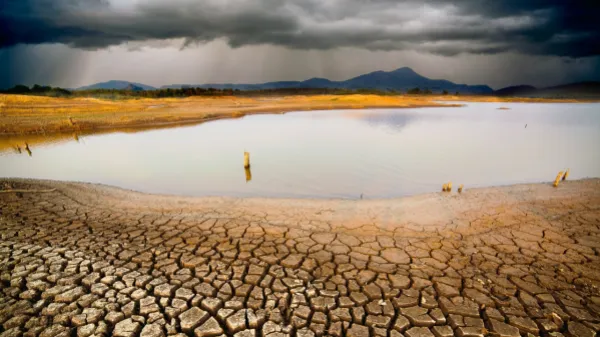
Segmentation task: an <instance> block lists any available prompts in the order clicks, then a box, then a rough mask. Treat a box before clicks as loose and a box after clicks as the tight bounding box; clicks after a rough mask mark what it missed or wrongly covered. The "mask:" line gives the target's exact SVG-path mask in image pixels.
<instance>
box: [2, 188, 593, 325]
mask: <svg viewBox="0 0 600 337" xmlns="http://www.w3.org/2000/svg"><path fill="white" fill-rule="evenodd" d="M0 184H2V185H0V186H10V188H13V189H24V190H32V189H34V190H38V192H31V193H28V192H25V193H21V192H20V193H15V192H10V193H0V238H1V242H0V337H20V336H28V337H35V336H40V337H58V336H60V337H66V336H69V337H73V336H78V337H87V336H115V337H134V336H142V337H163V336H167V335H169V336H178V337H185V336H197V337H201V336H221V335H223V336H238V337H242V336H269V337H280V336H325V335H328V336H351V337H359V336H389V337H396V336H403V335H404V336H407V337H431V336H437V337H446V336H452V335H457V336H469V337H477V336H485V335H491V336H531V335H534V336H538V335H539V336H562V335H566V336H581V337H593V336H597V335H598V330H599V329H600V292H599V289H598V286H599V284H600V256H599V254H600V180H598V179H589V180H581V181H573V182H565V183H563V184H561V185H560V186H559V188H556V189H554V188H552V187H551V186H549V185H546V184H539V185H517V186H509V187H498V188H488V189H478V190H471V191H466V192H464V193H463V194H461V195H456V194H445V193H435V194H430V195H424V196H418V197H411V198H402V199H394V200H374V201H369V200H362V201H342V200H320V201H319V200H278V199H233V198H180V197H169V196H153V195H146V194H141V193H136V192H129V191H124V190H120V189H116V188H111V187H106V186H98V185H89V184H78V183H66V182H50V181H30V180H6V179H5V180H0ZM47 189H54V190H53V191H51V192H45V193H41V192H39V190H47Z"/></svg>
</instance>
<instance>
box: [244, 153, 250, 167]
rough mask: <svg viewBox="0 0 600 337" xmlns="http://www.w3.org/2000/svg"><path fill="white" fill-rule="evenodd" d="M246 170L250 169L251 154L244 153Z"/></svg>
mask: <svg viewBox="0 0 600 337" xmlns="http://www.w3.org/2000/svg"><path fill="white" fill-rule="evenodd" d="M244 168H250V152H245V151H244Z"/></svg>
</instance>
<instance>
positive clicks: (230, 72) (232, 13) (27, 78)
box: [0, 0, 600, 88]
mask: <svg viewBox="0 0 600 337" xmlns="http://www.w3.org/2000/svg"><path fill="white" fill-rule="evenodd" d="M404 66H408V67H411V68H413V69H414V70H415V71H416V72H418V73H420V74H422V75H424V76H427V77H430V78H444V79H447V80H450V81H453V82H457V83H466V84H488V85H490V86H491V87H493V88H500V87H504V86H508V85H515V84H533V85H536V86H547V85H555V84H561V83H567V82H574V81H581V80H600V1H593V0H570V1H569V0H565V1H559V0H507V1H501V0H456V1H452V2H450V1H443V0H426V1H417V0H406V1H394V0H163V1H159V0H2V5H0V87H8V86H13V85H15V84H19V83H22V84H26V85H32V84H34V83H39V84H48V85H53V86H62V87H78V86H82V85H87V84H91V83H95V82H100V81H106V80H111V79H119V80H128V81H134V82H141V83H144V84H149V85H154V86H160V85H165V84H175V83H180V84H181V83H188V84H200V83H224V82H230V83H231V82H232V83H256V82H265V81H275V80H304V79H308V78H311V77H326V78H329V79H332V80H344V79H348V78H350V77H353V76H356V75H360V74H363V73H366V72H371V71H375V70H393V69H396V68H400V67H404Z"/></svg>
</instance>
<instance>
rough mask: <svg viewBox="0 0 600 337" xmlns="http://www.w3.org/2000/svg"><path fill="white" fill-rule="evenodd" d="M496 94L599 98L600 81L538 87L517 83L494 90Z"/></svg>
mask: <svg viewBox="0 0 600 337" xmlns="http://www.w3.org/2000/svg"><path fill="white" fill-rule="evenodd" d="M494 95H495V96H513V97H540V98H543V97H569V98H598V97H600V82H593V81H589V82H577V83H570V84H564V85H558V86H554V87H546V88H536V87H533V86H531V85H517V86H512V87H506V88H502V89H500V90H496V91H494Z"/></svg>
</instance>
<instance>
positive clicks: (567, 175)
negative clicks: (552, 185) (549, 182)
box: [562, 169, 569, 181]
mask: <svg viewBox="0 0 600 337" xmlns="http://www.w3.org/2000/svg"><path fill="white" fill-rule="evenodd" d="M567 178H569V169H567V171H566V172H565V175H564V176H563V177H562V180H563V181H565V180H567Z"/></svg>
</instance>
